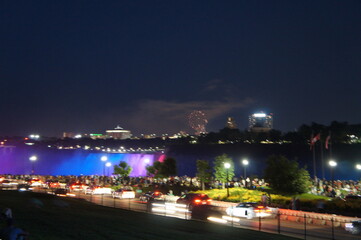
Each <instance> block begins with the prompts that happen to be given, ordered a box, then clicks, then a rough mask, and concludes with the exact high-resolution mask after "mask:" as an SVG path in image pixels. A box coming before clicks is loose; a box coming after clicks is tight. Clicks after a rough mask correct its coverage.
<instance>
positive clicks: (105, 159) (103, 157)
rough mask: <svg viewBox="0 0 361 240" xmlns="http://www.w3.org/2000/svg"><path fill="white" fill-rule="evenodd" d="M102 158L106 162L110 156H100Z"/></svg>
mask: <svg viewBox="0 0 361 240" xmlns="http://www.w3.org/2000/svg"><path fill="white" fill-rule="evenodd" d="M100 160H102V161H103V162H105V161H107V160H108V157H107V156H102V157H101V158H100Z"/></svg>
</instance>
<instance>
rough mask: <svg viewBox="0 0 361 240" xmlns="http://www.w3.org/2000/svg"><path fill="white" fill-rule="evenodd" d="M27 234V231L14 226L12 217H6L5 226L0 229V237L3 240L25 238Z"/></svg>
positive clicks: (22, 239) (23, 239)
mask: <svg viewBox="0 0 361 240" xmlns="http://www.w3.org/2000/svg"><path fill="white" fill-rule="evenodd" d="M28 236H29V233H28V232H26V231H24V230H22V229H21V228H18V227H15V226H14V222H13V219H7V220H6V227H4V228H3V229H2V230H1V231H0V239H4V240H25V239H27V237H28Z"/></svg>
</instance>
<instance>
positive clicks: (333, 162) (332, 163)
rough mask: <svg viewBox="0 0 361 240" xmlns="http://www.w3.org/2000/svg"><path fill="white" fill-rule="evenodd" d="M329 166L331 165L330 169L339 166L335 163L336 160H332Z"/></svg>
mask: <svg viewBox="0 0 361 240" xmlns="http://www.w3.org/2000/svg"><path fill="white" fill-rule="evenodd" d="M328 165H330V167H336V166H337V162H336V161H334V160H330V161H329V162H328Z"/></svg>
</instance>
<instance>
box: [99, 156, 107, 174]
mask: <svg viewBox="0 0 361 240" xmlns="http://www.w3.org/2000/svg"><path fill="white" fill-rule="evenodd" d="M100 160H101V161H102V162H106V161H108V157H107V156H102V157H101V158H100ZM103 176H105V163H104V165H103Z"/></svg>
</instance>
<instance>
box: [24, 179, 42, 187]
mask: <svg viewBox="0 0 361 240" xmlns="http://www.w3.org/2000/svg"><path fill="white" fill-rule="evenodd" d="M28 184H30V186H32V187H42V186H43V182H42V181H41V180H40V179H39V178H32V179H30V180H28Z"/></svg>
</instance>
